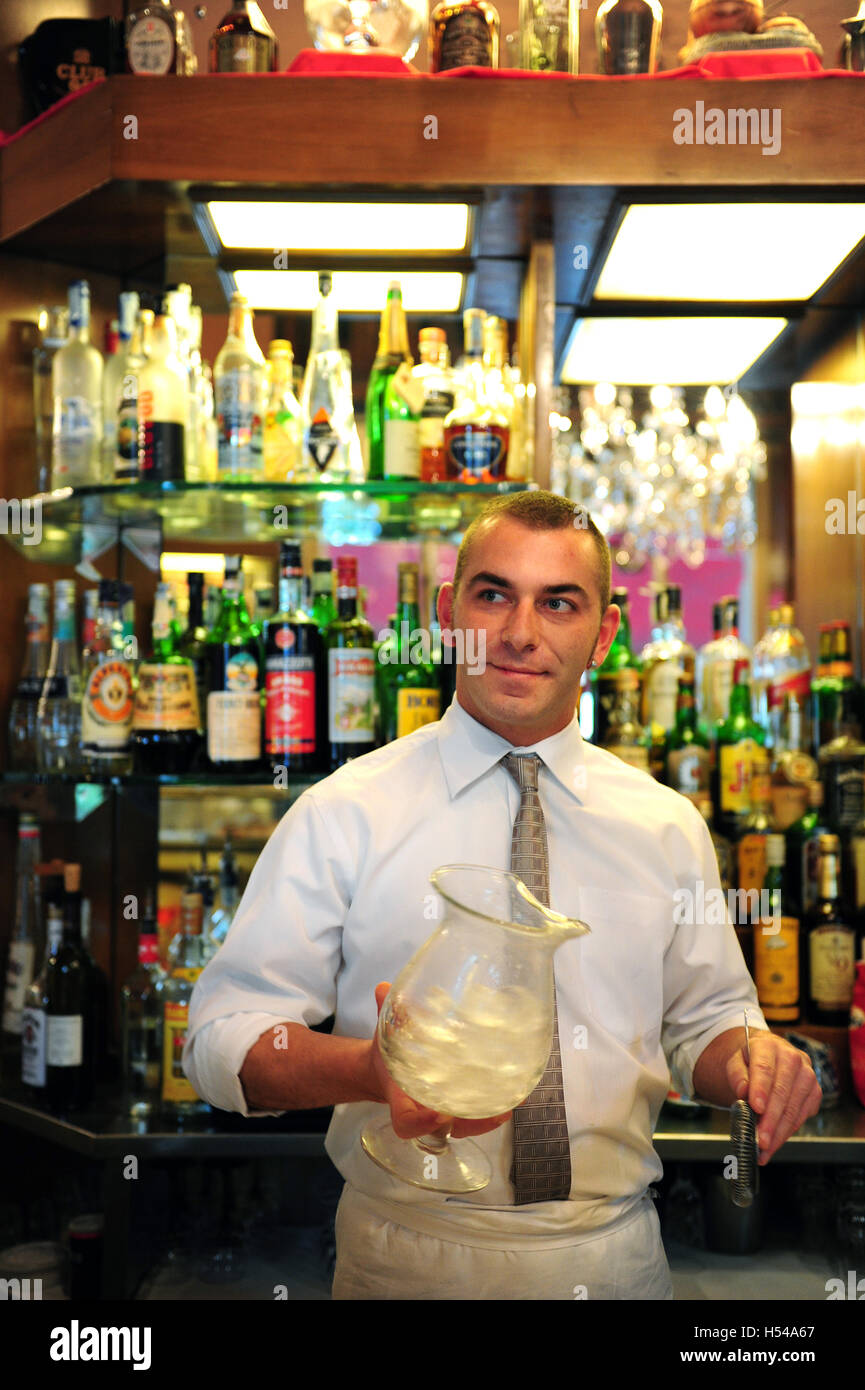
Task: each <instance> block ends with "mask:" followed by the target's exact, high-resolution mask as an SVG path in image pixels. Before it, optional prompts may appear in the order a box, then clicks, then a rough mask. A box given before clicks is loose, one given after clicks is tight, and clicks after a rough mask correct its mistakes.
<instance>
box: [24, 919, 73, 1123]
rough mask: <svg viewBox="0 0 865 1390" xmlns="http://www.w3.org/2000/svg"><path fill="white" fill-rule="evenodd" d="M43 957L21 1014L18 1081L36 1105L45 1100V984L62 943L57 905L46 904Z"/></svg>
mask: <svg viewBox="0 0 865 1390" xmlns="http://www.w3.org/2000/svg"><path fill="white" fill-rule="evenodd" d="M45 930H46V945H45V955H44V957H43V960H42V965H41V967H40V970H39V973H38V974H37V976H36V978H35V979H34V980H33V981H32V982H31V983H30V984H29V985H28V987H27V989H26V991H25V994H24V1007H23V1009H22V1012H21V1080H22V1082H23V1083H24V1085H25V1086H30V1087H32V1088H33V1092H34V1100H35V1101H36V1103H37V1104H38V1103H39V1102H40V1101H44V1099H45V1086H46V1075H45V1065H46V1048H45V1044H46V1041H47V1038H46V1033H47V1025H46V1013H45V1010H46V1005H47V1002H48V1001H47V996H46V981H47V976H48V968H49V963H50V962H52V961H53V959H54V957H55V956H56V955H57V952H58V951H59V949H60V943H61V941H62V940H63V907H62V904H61V903H60V902H51V903H49V904H48V907H47V912H46V929H45Z"/></svg>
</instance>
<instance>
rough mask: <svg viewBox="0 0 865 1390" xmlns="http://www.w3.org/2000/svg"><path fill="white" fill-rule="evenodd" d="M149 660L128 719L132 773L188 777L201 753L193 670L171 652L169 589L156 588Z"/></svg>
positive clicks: (144, 664)
mask: <svg viewBox="0 0 865 1390" xmlns="http://www.w3.org/2000/svg"><path fill="white" fill-rule="evenodd" d="M152 632H153V637H152V649H151V655H150V658H149V660H148V661H143V662H142V663H141V665H140V667H139V668H138V688H137V690H136V692H135V709H134V713H133V716H132V740H131V742H132V755H133V763H134V767H135V771H136V772H138V773H145V774H146V775H148V776H161V775H166V774H173V775H176V774H178V773H184V772H189V771H190V770H191V768H192V767H193V765H194V763H195V761H196V759H197V757H198V754H199V751H200V749H201V719H200V714H199V709H198V692H197V690H196V687H195V669H194V667H193V665H192V662H191V661H189V660H187V659H186V658H185V657H183V656H182V655H181V654H180V652H178V651H175V647H174V639H173V637H172V635H171V590H170V587H169V585H168V584H164V583H159V584H157V586H156V597H155V599H154V604H153V629H152Z"/></svg>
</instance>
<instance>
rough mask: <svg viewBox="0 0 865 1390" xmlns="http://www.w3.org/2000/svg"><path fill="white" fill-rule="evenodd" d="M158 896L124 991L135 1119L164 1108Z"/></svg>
mask: <svg viewBox="0 0 865 1390" xmlns="http://www.w3.org/2000/svg"><path fill="white" fill-rule="evenodd" d="M166 978H167V976H166V973H165V971H164V970H163V968H162V966H161V965H160V963H159V937H158V933H157V927H156V912H155V908H154V897H153V892H152V891H151V892H150V893H148V895H147V899H146V901H145V907H144V915H143V917H142V918H141V922H140V925H139V928H138V963H137V965H136V967H135V969H134V970H133V972H132V974H131V975H130V976H129V977H128V979H127V980H126V981H125V983H124V984H123V985H122V987H121V990H120V1036H121V1049H122V1050H121V1056H122V1075H123V1090H124V1109H125V1111H126V1113H127V1114H128V1115H132V1116H133V1117H134V1118H136V1119H143V1118H146V1117H147V1116H148V1115H152V1114H154V1112H155V1111H157V1110H158V1109H159V1095H160V1083H161V1070H162V1015H163V1009H164V999H163V987H164V984H165V980H166Z"/></svg>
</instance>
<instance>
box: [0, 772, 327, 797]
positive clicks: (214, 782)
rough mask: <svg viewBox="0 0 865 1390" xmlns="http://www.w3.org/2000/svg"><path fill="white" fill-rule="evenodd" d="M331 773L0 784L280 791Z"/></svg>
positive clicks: (40, 779)
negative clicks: (243, 788)
mask: <svg viewBox="0 0 865 1390" xmlns="http://www.w3.org/2000/svg"><path fill="white" fill-rule="evenodd" d="M329 776H330V773H329V772H287V773H282V774H281V775H280V781H279V783H278V784H277V783H275V781H274V777H273V775H272V774H271V777H270V778H269V779H268V778H267V776H266V772H265V770H264V769H259V770H258V771H257V772H232V773H228V772H208V771H206V770H205V771H201V772H184V773H161V774H159V775H156V774H147V773H142V772H131V773H129V774H127V775H126V776H116V775H115V776H107V775H106V776H104V777H99V776H96V775H92V774H88V773H80V772H79V773H69V774H63V773H57V774H49V773H43V772H4V773H3V774H2V776H0V784H2V785H5V786H10V787H15V786H18V787H22V786H33V787H87V786H95V787H181V788H182V787H202V788H207V789H208V790H225V791H233V790H234V789H235V788H236V787H254V788H255V789H257V790H259V791H261V792H273V793H274V794H278V793H280V792H284V791H286V790H287V789H288V788H289V787H290V788H292V789H295V788H297V787H311V786H312V785H313V784H314V783H315V782H320V781H321V780H322V778H324V777H329ZM283 782H284V783H285V785H284V786H283Z"/></svg>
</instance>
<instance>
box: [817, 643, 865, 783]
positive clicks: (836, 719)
mask: <svg viewBox="0 0 865 1390" xmlns="http://www.w3.org/2000/svg"><path fill="white" fill-rule="evenodd" d="M824 628H825V631H824ZM824 637H825V638H826V639H827V642H828V648H829V650H828V653H826V654H827V655H828V658H829V659H828V661H827V662H825V663H821V664H822V675H819V674H818V676H817V679H816V680H815V681H814V682H813V684H812V701H813V703H812V732H813V738H814V748H815V750H816V752H817V754H818V755H819V752H820V749H821V748H824V747H825V746H826V744H828V743H831V742H832V741H833V740H834V739H836V738H842V737H843V736H844V735H845V734H847V735H854V736H855V735H856V734H861V733H862V730H861V729H860V727H859V724H858V719H857V715H856V710H855V692H856V682H855V681H854V679H853V652H852V649H851V645H850V624H849V623H846V622H844V621H843V620H836V621H835V622H832V623H827V624H824V625H823V627H821V630H820V640H821V644H822V642H823V639H824ZM823 655H824V653H822V652H821V657H822V656H823ZM817 669H818V672H819V671H820V670H821V667H819V666H818V668H817Z"/></svg>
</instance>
